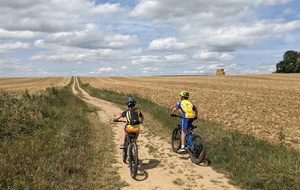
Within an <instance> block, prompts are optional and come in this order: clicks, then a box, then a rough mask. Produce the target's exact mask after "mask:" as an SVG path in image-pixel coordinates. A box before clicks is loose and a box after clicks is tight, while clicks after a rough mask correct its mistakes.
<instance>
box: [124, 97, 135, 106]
mask: <svg viewBox="0 0 300 190" xmlns="http://www.w3.org/2000/svg"><path fill="white" fill-rule="evenodd" d="M126 105H127V106H130V107H131V106H135V105H136V100H135V99H134V98H133V97H128V98H127V99H126Z"/></svg>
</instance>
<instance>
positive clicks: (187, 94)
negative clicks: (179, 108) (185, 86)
mask: <svg viewBox="0 0 300 190" xmlns="http://www.w3.org/2000/svg"><path fill="white" fill-rule="evenodd" d="M180 96H181V97H183V98H189V96H190V93H189V92H187V91H182V92H180Z"/></svg>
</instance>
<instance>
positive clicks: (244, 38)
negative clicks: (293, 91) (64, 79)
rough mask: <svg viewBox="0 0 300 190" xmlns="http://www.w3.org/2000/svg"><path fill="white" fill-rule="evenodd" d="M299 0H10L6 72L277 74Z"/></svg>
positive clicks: (2, 66) (5, 8) (1, 48)
mask: <svg viewBox="0 0 300 190" xmlns="http://www.w3.org/2000/svg"><path fill="white" fill-rule="evenodd" d="M299 9H300V1H299V0H243V1H236V0H226V1H225V0H214V1H208V0H189V1H182V0H111V1H103V0H96V1H92V0H48V1H41V0H26V1H23V0H2V1H1V2H0V12H1V14H0V77H31V76H160V75H213V74H215V70H216V69H218V68H224V69H225V72H226V74H228V75H238V74H269V73H272V72H273V71H275V70H276V63H278V62H279V61H281V60H282V57H283V54H284V53H285V52H286V51H288V50H295V51H300V50H299V49H300V48H299V41H300V10H299Z"/></svg>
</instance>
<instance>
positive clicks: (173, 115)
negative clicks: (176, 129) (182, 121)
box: [170, 114, 182, 118]
mask: <svg viewBox="0 0 300 190" xmlns="http://www.w3.org/2000/svg"><path fill="white" fill-rule="evenodd" d="M170 116H171V117H179V118H182V116H180V115H176V114H170Z"/></svg>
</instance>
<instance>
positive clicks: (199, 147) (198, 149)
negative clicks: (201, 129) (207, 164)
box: [189, 134, 206, 164]
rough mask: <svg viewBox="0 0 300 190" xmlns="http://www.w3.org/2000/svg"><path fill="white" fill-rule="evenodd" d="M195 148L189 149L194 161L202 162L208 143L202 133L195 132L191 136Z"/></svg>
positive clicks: (196, 162)
mask: <svg viewBox="0 0 300 190" xmlns="http://www.w3.org/2000/svg"><path fill="white" fill-rule="evenodd" d="M191 141H192V143H193V146H194V148H191V149H189V153H190V157H191V160H192V162H194V163H195V164H200V163H201V162H202V161H203V159H204V158H205V155H206V144H205V140H204V137H203V136H202V135H200V134H194V135H193V136H192V138H191Z"/></svg>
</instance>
